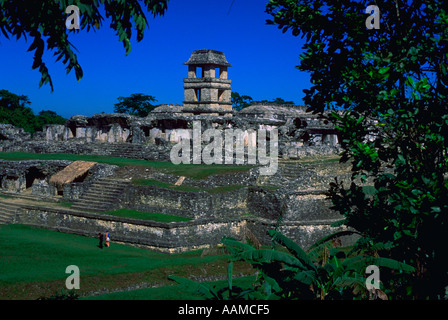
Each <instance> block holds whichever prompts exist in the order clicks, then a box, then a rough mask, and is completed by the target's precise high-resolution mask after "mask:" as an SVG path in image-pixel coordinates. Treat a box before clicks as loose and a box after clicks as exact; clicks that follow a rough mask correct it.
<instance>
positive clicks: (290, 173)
mask: <svg viewBox="0 0 448 320" xmlns="http://www.w3.org/2000/svg"><path fill="white" fill-rule="evenodd" d="M279 169H280V173H281V175H282V177H283V178H285V179H288V180H293V179H297V178H299V177H300V174H301V173H303V171H304V169H303V166H301V165H300V164H299V163H297V162H279Z"/></svg>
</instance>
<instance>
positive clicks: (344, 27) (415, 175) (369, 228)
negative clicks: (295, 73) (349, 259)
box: [266, 0, 448, 299]
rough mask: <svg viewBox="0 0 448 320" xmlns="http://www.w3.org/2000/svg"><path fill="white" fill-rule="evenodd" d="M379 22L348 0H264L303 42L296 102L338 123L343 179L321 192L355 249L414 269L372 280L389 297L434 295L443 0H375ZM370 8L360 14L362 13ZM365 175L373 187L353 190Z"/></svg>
mask: <svg viewBox="0 0 448 320" xmlns="http://www.w3.org/2000/svg"><path fill="white" fill-rule="evenodd" d="M375 4H376V5H377V6H378V7H379V9H380V13H381V14H380V16H381V17H380V16H378V15H377V17H376V18H375V19H381V20H380V29H368V28H367V27H366V19H367V18H368V15H366V14H365V11H366V8H367V6H368V3H366V2H365V1H358V0H343V1H339V0H338V1H334V0H319V1H305V0H303V1H296V0H271V1H270V2H269V3H268V5H267V8H266V12H267V13H268V14H270V15H271V17H272V20H269V21H268V23H270V24H273V25H276V26H277V27H278V28H279V29H282V30H283V32H287V31H288V30H289V31H291V32H292V34H293V35H294V36H299V35H300V36H301V37H302V38H304V39H305V44H304V46H303V48H302V49H303V53H302V54H301V56H300V59H301V61H300V64H299V66H298V69H299V70H301V71H304V72H308V73H309V74H310V76H311V84H312V86H311V88H310V89H309V90H304V93H305V98H304V101H305V103H306V104H307V105H309V106H310V108H311V109H312V110H313V111H315V112H317V113H321V112H322V111H324V110H332V113H331V116H329V117H328V120H329V121H332V122H333V123H334V124H335V125H336V127H337V128H338V129H339V132H340V137H341V146H342V148H343V153H342V161H348V162H350V163H351V164H352V172H353V175H352V181H351V184H350V185H348V186H347V185H343V184H342V183H340V182H339V181H335V182H334V183H333V184H332V185H331V188H330V191H329V197H330V198H331V199H332V201H333V203H334V209H335V210H337V211H339V212H340V213H341V214H342V215H344V216H345V219H344V221H342V222H341V223H344V224H346V225H347V226H350V227H353V228H354V229H356V230H357V231H358V232H359V233H360V234H361V236H362V237H361V239H360V240H359V241H358V245H359V246H363V247H364V248H365V250H369V248H372V247H375V246H382V247H383V248H386V247H387V248H389V250H388V251H387V252H385V251H384V252H383V254H387V255H389V256H390V257H393V258H394V259H396V260H398V261H402V262H405V263H407V264H409V265H411V266H413V267H414V270H415V271H414V272H412V273H411V274H395V275H394V276H391V277H390V278H384V279H381V280H382V281H383V282H384V284H385V285H387V286H388V287H389V288H390V289H392V290H393V295H394V298H395V299H442V298H443V297H444V295H445V287H446V286H447V285H448V251H447V250H446V246H445V245H444V241H443V239H444V236H445V235H446V234H447V233H448V183H447V181H446V180H445V175H446V174H447V173H448V54H447V52H448V3H447V2H446V1H441V0H435V1H434V0H431V1H429V0H422V1H412V2H409V1H376V2H375ZM369 14H370V13H369ZM367 180H369V181H372V182H373V188H374V190H373V192H372V190H369V192H368V193H367V192H366V191H365V189H364V188H363V184H364V182H366V181H367Z"/></svg>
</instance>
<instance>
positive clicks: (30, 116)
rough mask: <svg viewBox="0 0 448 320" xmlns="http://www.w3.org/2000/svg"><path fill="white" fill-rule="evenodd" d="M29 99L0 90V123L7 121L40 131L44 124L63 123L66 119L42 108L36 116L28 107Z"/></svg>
mask: <svg viewBox="0 0 448 320" xmlns="http://www.w3.org/2000/svg"><path fill="white" fill-rule="evenodd" d="M30 105H31V101H30V99H29V98H28V97H27V96H25V95H17V94H15V93H12V92H9V91H8V90H5V89H2V90H0V123H9V124H12V125H14V126H16V127H20V128H23V129H25V131H27V132H30V133H34V132H36V131H41V130H42V128H43V126H44V125H46V124H64V123H65V121H66V119H65V118H63V117H62V116H60V115H58V114H57V113H56V112H54V111H50V110H43V111H41V112H39V114H38V115H37V116H36V115H35V114H34V112H33V110H32V109H31V108H30V107H29V106H30Z"/></svg>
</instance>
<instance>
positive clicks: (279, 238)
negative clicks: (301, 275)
mask: <svg viewBox="0 0 448 320" xmlns="http://www.w3.org/2000/svg"><path fill="white" fill-rule="evenodd" d="M268 234H269V235H270V236H271V237H272V240H274V241H276V242H278V243H280V244H282V245H284V246H285V247H286V248H287V249H288V251H289V252H291V253H292V254H293V255H294V256H295V257H296V258H297V259H299V260H300V261H301V262H302V263H304V264H305V266H306V267H307V268H308V269H315V266H314V264H313V262H312V261H311V260H310V259H309V257H308V255H307V253H306V252H305V251H304V250H303V249H302V248H301V247H300V246H299V245H298V244H297V243H295V242H294V241H292V240H291V239H289V238H288V237H286V236H284V235H283V234H281V233H280V232H278V231H276V230H269V231H268Z"/></svg>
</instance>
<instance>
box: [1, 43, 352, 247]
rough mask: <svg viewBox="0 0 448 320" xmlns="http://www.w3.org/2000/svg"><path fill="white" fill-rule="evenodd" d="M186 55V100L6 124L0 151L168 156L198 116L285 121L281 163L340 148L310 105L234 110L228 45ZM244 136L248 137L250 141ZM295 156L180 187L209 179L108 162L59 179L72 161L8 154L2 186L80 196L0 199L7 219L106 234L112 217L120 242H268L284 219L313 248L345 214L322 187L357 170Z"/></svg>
mask: <svg viewBox="0 0 448 320" xmlns="http://www.w3.org/2000/svg"><path fill="white" fill-rule="evenodd" d="M185 64H186V65H187V66H188V78H186V79H184V90H185V102H184V103H185V104H184V105H163V106H160V107H158V108H156V109H155V110H153V111H152V112H150V114H149V115H148V116H147V117H145V118H140V117H136V116H131V115H126V114H105V113H103V114H96V115H94V116H92V117H86V116H82V115H76V116H73V117H71V118H70V119H69V120H68V121H67V122H66V124H65V125H48V126H46V127H45V128H44V131H43V133H40V134H36V135H34V136H33V137H31V136H30V135H28V134H26V133H24V132H23V130H22V129H20V128H14V127H13V126H11V125H0V151H3V152H13V151H21V152H32V153H71V154H89V155H104V156H114V157H125V158H136V159H146V160H164V161H169V160H170V150H171V149H172V147H173V146H174V145H175V144H177V143H178V142H180V141H181V140H182V139H191V138H192V126H193V124H194V123H200V124H201V127H202V130H206V129H208V128H214V129H220V130H222V131H224V130H226V129H241V130H242V131H243V132H244V133H245V134H247V132H248V130H260V129H265V130H266V131H271V130H273V129H277V130H278V145H279V157H280V160H282V161H286V160H288V161H289V160H291V159H292V160H294V159H301V158H303V157H307V156H314V155H319V156H322V155H335V154H337V153H338V152H339V145H338V136H337V132H336V130H335V128H334V127H333V126H332V125H331V124H330V123H327V122H326V121H325V120H322V119H321V118H319V117H318V116H317V115H314V114H311V113H309V112H307V110H306V109H307V107H306V106H292V105H252V106H250V107H247V108H245V109H243V110H241V111H239V112H237V111H234V110H232V106H231V101H230V95H231V80H229V79H228V76H227V68H228V67H230V66H231V65H230V64H229V63H228V62H227V60H226V58H225V56H224V54H223V53H222V52H219V51H214V50H207V49H203V50H197V51H194V52H193V54H192V55H191V57H190V59H189V60H188V61H187V62H185ZM199 70H201V71H200V72H199ZM245 137H247V136H245ZM267 137H269V135H267ZM244 141H245V142H244V143H245V144H246V146H247V143H248V140H247V139H245V140H244ZM288 161H287V162H280V165H279V170H278V172H276V174H275V175H273V176H260V175H259V172H258V169H257V168H253V169H250V170H249V171H246V172H244V173H241V174H235V173H233V174H228V175H217V176H211V177H209V178H208V179H205V180H201V181H197V180H194V179H188V178H187V179H185V180H182V181H183V185H186V186H190V187H197V188H200V189H201V191H197V192H186V191H178V190H173V189H170V188H162V187H157V186H142V185H134V184H132V183H131V181H132V180H133V179H134V178H137V179H140V178H141V177H136V176H123V174H121V175H120V174H117V172H118V168H117V167H115V166H108V165H102V164H96V165H94V166H93V167H91V168H90V166H89V169H88V170H87V169H86V170H84V171H83V172H82V174H79V177H77V178H76V179H73V180H70V181H69V182H67V183H63V184H62V185H54V184H52V183H51V181H54V180H55V179H54V178H53V180H52V177H54V176H55V175H56V174H57V173H58V172H61V171H62V170H64V168H67V167H68V166H69V165H70V164H71V162H70V161H34V160H33V161H28V162H27V161H20V162H14V161H9V162H8V161H0V193H4V194H8V195H18V196H24V195H28V196H31V197H35V198H36V197H38V198H39V199H47V200H48V201H53V202H57V201H65V202H73V203H74V204H73V206H72V207H71V208H70V209H64V210H61V209H60V208H59V209H58V208H52V209H50V208H43V207H42V206H41V205H39V204H37V205H31V204H27V205H26V206H24V205H21V206H19V205H13V204H11V203H6V202H5V200H2V199H0V223H1V222H11V221H12V222H17V223H25V224H31V225H39V226H44V227H49V228H52V229H56V230H61V231H66V232H73V233H78V234H85V235H90V236H95V235H96V234H97V233H98V227H99V226H104V225H107V226H108V227H109V230H111V231H112V233H113V234H114V235H115V236H116V237H117V238H116V239H117V240H118V241H123V242H131V243H136V244H142V245H145V246H148V247H151V248H157V247H158V248H159V249H160V250H163V251H168V252H174V251H179V250H186V249H193V248H198V247H203V246H207V245H216V244H217V243H219V241H220V239H221V238H222V236H223V235H226V234H227V235H231V236H236V237H240V238H244V235H245V234H246V233H247V232H251V233H253V234H255V235H256V236H257V237H258V238H260V239H261V240H263V241H264V242H269V239H267V238H266V231H267V229H269V228H273V227H275V226H276V225H277V223H278V221H279V218H280V217H281V219H282V225H281V230H283V231H284V232H285V234H286V235H288V236H290V237H292V238H293V239H295V240H296V241H298V242H299V243H301V244H302V245H303V246H305V247H306V246H308V245H310V244H311V243H312V242H313V241H314V240H316V239H317V238H319V237H320V236H322V235H324V234H328V233H329V232H332V231H334V229H332V228H331V227H330V225H331V224H332V223H333V222H335V221H336V220H338V219H340V217H339V216H338V215H337V214H335V213H334V212H332V211H331V210H330V209H329V207H330V204H329V203H328V200H327V199H326V198H325V195H324V193H325V190H326V188H327V186H328V183H329V182H330V181H333V179H334V176H335V175H336V174H337V175H338V176H339V178H344V176H345V175H346V174H348V176H349V175H350V173H349V172H348V173H347V172H345V171H344V170H345V169H344V168H339V169H338V170H339V171H338V172H336V171H337V170H336V171H335V170H334V169H332V170H330V171H331V172H327V170H325V168H320V169H319V170H317V169H316V168H315V167H311V168H307V167H304V166H302V165H300V164H298V163H295V162H288ZM332 165H333V164H332ZM324 167H325V165H324ZM146 178H150V179H154V180H158V181H161V182H163V183H169V184H173V185H174V184H175V183H176V181H178V179H179V178H182V177H178V176H172V175H166V174H162V173H153V174H152V175H150V176H148V177H146ZM184 178H185V177H184ZM231 185H237V186H238V189H237V190H235V191H231V192H227V193H216V192H215V193H210V192H208V191H207V190H211V189H213V188H215V187H228V186H231ZM202 189H204V190H202ZM118 208H126V209H132V210H140V211H146V212H159V213H163V214H175V215H178V216H184V217H187V218H190V219H193V220H192V221H190V222H179V223H165V224H163V223H155V222H148V221H142V220H138V219H137V220H136V219H124V218H123V219H120V218H117V217H111V216H108V215H104V214H101V212H104V211H107V210H112V209H118ZM70 217H71V218H70ZM215 231H216V233H213V232H215Z"/></svg>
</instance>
